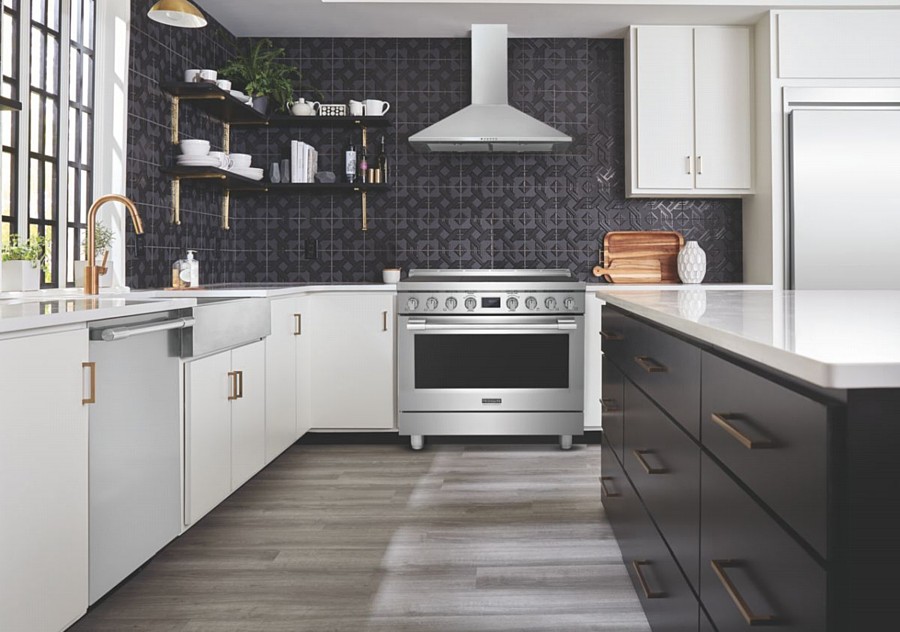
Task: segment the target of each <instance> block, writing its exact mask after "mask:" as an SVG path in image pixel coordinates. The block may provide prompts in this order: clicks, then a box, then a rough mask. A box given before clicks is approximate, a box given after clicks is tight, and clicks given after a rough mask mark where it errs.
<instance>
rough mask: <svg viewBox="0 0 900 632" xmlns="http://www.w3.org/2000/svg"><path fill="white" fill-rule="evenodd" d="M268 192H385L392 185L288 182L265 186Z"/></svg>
mask: <svg viewBox="0 0 900 632" xmlns="http://www.w3.org/2000/svg"><path fill="white" fill-rule="evenodd" d="M263 186H264V187H265V188H266V190H268V191H309V192H313V193H314V192H317V191H318V192H322V193H325V192H327V191H346V192H350V193H352V192H358V191H384V190H387V189H390V188H391V185H390V184H385V183H378V184H372V183H362V182H359V183H354V184H351V183H349V182H304V183H300V182H288V183H278V184H273V183H269V184H264V185H263Z"/></svg>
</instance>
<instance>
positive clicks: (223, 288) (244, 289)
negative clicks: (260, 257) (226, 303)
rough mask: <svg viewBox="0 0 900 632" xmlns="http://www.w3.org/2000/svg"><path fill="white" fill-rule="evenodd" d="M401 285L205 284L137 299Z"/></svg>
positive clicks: (149, 293) (245, 295)
mask: <svg viewBox="0 0 900 632" xmlns="http://www.w3.org/2000/svg"><path fill="white" fill-rule="evenodd" d="M396 291H397V286H396V285H395V284H389V283H331V284H309V285H303V284H300V283H293V284H287V283H222V284H215V285H204V286H200V287H198V288H194V289H187V290H172V289H161V290H135V291H134V295H136V296H153V297H172V296H180V297H187V298H228V297H234V298H278V297H280V296H293V295H297V294H311V293H320V292H396Z"/></svg>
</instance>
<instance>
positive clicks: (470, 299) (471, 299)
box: [465, 296, 478, 312]
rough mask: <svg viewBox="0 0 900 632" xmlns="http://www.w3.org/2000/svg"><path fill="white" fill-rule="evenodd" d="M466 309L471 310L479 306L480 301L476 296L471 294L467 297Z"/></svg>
mask: <svg viewBox="0 0 900 632" xmlns="http://www.w3.org/2000/svg"><path fill="white" fill-rule="evenodd" d="M465 305H466V309H467V310H469V311H470V312H471V311H472V310H473V309H475V308H476V307H477V306H478V301H476V300H475V297H474V296H469V297H467V298H466V303H465Z"/></svg>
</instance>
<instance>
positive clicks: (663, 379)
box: [620, 319, 700, 439]
mask: <svg viewBox="0 0 900 632" xmlns="http://www.w3.org/2000/svg"><path fill="white" fill-rule="evenodd" d="M628 331H629V333H630V342H629V343H628V346H627V349H626V351H627V353H628V357H627V358H625V359H624V361H623V362H622V364H621V365H620V366H621V367H622V370H623V371H624V372H625V374H626V375H627V376H628V377H630V378H631V379H632V380H634V382H635V383H636V384H637V385H638V386H640V387H641V388H642V389H643V390H644V392H646V393H647V394H648V395H649V396H650V397H651V398H652V399H654V400H656V402H657V403H658V404H659V405H660V407H662V408H663V409H664V410H665V411H666V412H667V413H669V415H671V416H672V417H673V418H674V419H675V420H676V421H678V423H680V424H681V425H682V426H684V428H685V430H687V431H688V432H689V433H691V434H692V435H693V436H694V437H695V438H697V439H699V438H700V349H699V348H697V347H695V346H693V345H691V344H690V343H687V342H684V341H683V340H680V339H678V338H676V337H675V336H672V335H670V334H667V333H665V332H663V331H660V330H659V329H656V328H654V327H651V326H649V325H645V324H644V323H641V322H639V321H636V320H634V319H632V320H631V323H630V324H629V327H628Z"/></svg>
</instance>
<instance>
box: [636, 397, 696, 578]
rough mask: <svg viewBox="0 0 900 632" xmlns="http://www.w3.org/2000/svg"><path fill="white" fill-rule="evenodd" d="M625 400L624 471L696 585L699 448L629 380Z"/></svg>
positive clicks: (682, 566) (684, 569) (685, 571)
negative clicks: (626, 409) (626, 407)
mask: <svg viewBox="0 0 900 632" xmlns="http://www.w3.org/2000/svg"><path fill="white" fill-rule="evenodd" d="M625 401H626V402H628V411H627V414H626V418H627V420H628V427H627V432H626V435H625V458H624V460H623V461H622V463H623V465H624V466H625V471H626V472H627V473H628V477H629V479H630V480H631V482H632V483H633V484H634V487H635V490H636V491H637V493H638V496H640V497H641V499H642V500H643V502H644V506H645V507H646V508H647V511H648V512H649V513H650V515H652V516H653V519H654V520H655V521H656V524H657V526H658V527H659V530H660V532H661V533H662V535H663V537H664V538H665V540H666V542H668V544H669V547H670V548H671V549H672V553H673V554H674V555H675V558H676V559H677V560H678V562H679V564H680V565H681V568H682V569H683V571H684V574H685V575H686V576H687V578H688V580H689V581H690V582H691V585H692V586H694V587H695V588H698V587H699V579H698V574H699V569H698V567H697V563H698V559H699V555H700V552H699V542H698V540H697V534H698V531H699V528H700V526H699V520H700V447H699V446H698V445H697V444H696V443H694V441H692V440H691V438H690V437H688V435H687V434H685V432H684V431H683V430H681V429H680V428H678V427H677V426H676V425H675V424H674V423H672V421H671V420H670V419H669V418H668V417H666V415H665V414H663V413H662V411H660V410H659V408H657V406H656V405H655V404H654V403H653V402H651V401H650V400H649V399H648V398H647V397H646V396H645V395H644V394H643V393H641V392H640V391H639V390H638V389H637V387H635V386H634V385H632V384H631V383H626V386H625Z"/></svg>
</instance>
